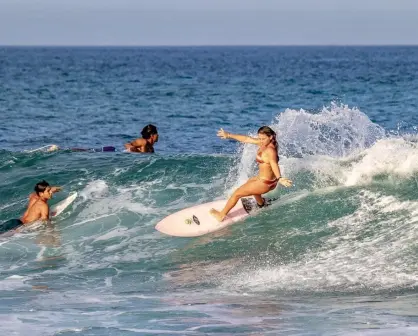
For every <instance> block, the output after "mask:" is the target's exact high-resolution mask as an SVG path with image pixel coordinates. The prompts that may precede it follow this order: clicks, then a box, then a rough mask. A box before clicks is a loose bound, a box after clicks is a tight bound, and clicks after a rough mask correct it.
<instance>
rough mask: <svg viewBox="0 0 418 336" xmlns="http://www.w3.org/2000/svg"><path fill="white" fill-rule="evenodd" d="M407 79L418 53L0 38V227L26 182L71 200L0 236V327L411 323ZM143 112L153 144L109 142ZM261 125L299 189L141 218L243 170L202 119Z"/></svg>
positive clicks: (246, 130)
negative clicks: (48, 218) (190, 231)
mask: <svg viewBox="0 0 418 336" xmlns="http://www.w3.org/2000/svg"><path fill="white" fill-rule="evenodd" d="M417 74H418V47H233V48H232V47H231V48H228V47H210V48H209V47H196V48H9V47H2V48H0V131H1V132H0V148H1V150H0V158H1V160H0V209H1V211H0V221H3V220H7V219H10V218H14V217H18V216H20V215H21V214H22V213H23V211H24V210H25V205H26V202H27V197H28V195H29V193H30V192H31V190H32V188H33V186H34V184H35V183H36V182H37V181H38V180H40V179H46V180H48V181H49V182H50V183H51V184H54V185H61V186H63V187H64V190H63V192H61V193H58V194H56V195H55V196H54V199H53V200H52V201H51V203H52V204H53V203H54V202H57V201H59V200H61V199H63V198H64V197H65V196H66V195H67V194H68V193H69V192H72V191H78V192H79V195H80V196H79V197H78V199H77V200H76V201H75V203H74V204H73V205H72V206H71V207H70V208H69V209H67V210H66V211H65V212H64V213H63V214H62V215H61V216H60V217H59V218H58V219H57V220H56V221H54V222H53V225H52V226H51V227H48V228H40V229H37V230H31V231H29V232H24V233H21V234H18V235H15V236H13V237H9V238H2V239H1V240H0V321H1V323H0V334H1V335H31V336H37V335H65V336H69V335H118V336H119V335H347V336H357V335H370V336H375V335H417V334H418V257H417V256H418V243H417V241H418V136H417V127H418V76H417ZM148 123H153V124H155V125H156V126H157V127H158V129H159V132H160V141H159V142H158V143H157V144H156V146H155V149H156V153H155V154H152V155H142V154H128V153H123V152H122V150H123V144H124V143H125V142H127V141H128V140H129V139H132V138H134V137H136V136H138V135H139V132H140V130H141V128H142V127H143V126H144V125H146V124H148ZM264 124H267V125H270V126H272V127H273V128H274V129H275V130H276V131H277V133H278V138H279V144H280V163H281V168H282V172H283V175H285V176H287V177H289V178H291V179H292V180H293V181H294V183H295V185H294V187H292V188H290V189H284V188H277V189H276V190H274V191H273V192H272V193H271V195H272V196H277V197H279V198H280V199H279V201H277V202H276V203H274V205H273V206H271V207H270V208H268V209H266V210H264V211H262V212H260V213H259V214H257V215H254V216H252V217H250V218H249V219H247V220H246V221H243V222H242V223H239V224H235V225H233V226H231V227H229V228H227V229H225V230H223V231H219V232H216V233H214V234H212V235H207V236H203V237H197V238H174V237H168V236H164V235H162V234H160V233H159V232H157V231H155V230H154V226H155V224H156V223H157V222H158V221H159V220H161V219H162V218H164V217H165V216H167V215H168V214H170V213H173V212H175V211H178V210H180V209H182V208H185V207H189V206H193V205H196V204H199V203H202V202H208V201H211V200H214V199H222V198H226V197H227V196H228V195H230V194H231V193H232V192H233V191H234V189H235V188H236V187H238V186H239V185H240V184H241V183H243V182H244V181H245V180H246V179H247V178H248V177H250V176H252V175H253V174H255V173H256V171H257V170H256V168H257V167H256V165H255V162H254V155H255V150H256V148H254V147H252V146H251V145H245V146H242V145H239V144H237V143H234V142H232V141H226V140H220V139H218V138H217V137H216V131H217V129H219V128H220V127H223V128H225V129H226V130H228V131H231V132H234V133H243V134H255V132H256V130H257V129H258V127H260V126H261V125H264ZM48 144H58V145H59V146H61V147H63V148H65V147H85V148H95V147H99V146H108V145H112V146H115V147H116V148H117V149H118V150H119V151H118V152H116V153H90V152H81V153H80V152H71V151H59V152H55V153H45V152H32V153H29V152H25V151H26V150H29V149H34V148H37V147H41V146H45V145H48Z"/></svg>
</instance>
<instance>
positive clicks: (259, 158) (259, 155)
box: [255, 153, 265, 163]
mask: <svg viewBox="0 0 418 336" xmlns="http://www.w3.org/2000/svg"><path fill="white" fill-rule="evenodd" d="M255 160H256V161H257V162H258V163H265V162H264V161H263V158H262V157H261V153H257V156H256V157H255Z"/></svg>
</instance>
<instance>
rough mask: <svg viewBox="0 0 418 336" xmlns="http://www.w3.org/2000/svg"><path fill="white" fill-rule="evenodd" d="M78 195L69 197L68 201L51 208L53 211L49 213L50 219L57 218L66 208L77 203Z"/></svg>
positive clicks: (75, 193)
mask: <svg viewBox="0 0 418 336" xmlns="http://www.w3.org/2000/svg"><path fill="white" fill-rule="evenodd" d="M77 195H78V193H77V192H74V193H73V194H71V195H70V196H68V197H67V198H66V199H63V200H62V201H61V202H59V203H57V204H55V205H54V206H53V207H51V210H50V211H49V213H50V217H57V216H58V215H59V214H60V213H62V212H63V211H64V210H65V208H67V207H68V206H69V205H70V204H71V203H73V202H74V201H75V199H76V198H77Z"/></svg>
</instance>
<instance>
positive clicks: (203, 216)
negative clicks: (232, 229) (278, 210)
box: [155, 198, 272, 237]
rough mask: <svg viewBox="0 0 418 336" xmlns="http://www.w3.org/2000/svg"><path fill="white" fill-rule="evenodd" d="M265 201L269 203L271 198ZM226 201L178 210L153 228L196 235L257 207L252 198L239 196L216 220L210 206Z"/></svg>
mask: <svg viewBox="0 0 418 336" xmlns="http://www.w3.org/2000/svg"><path fill="white" fill-rule="evenodd" d="M266 201H267V205H269V204H270V203H271V201H272V200H266ZM226 202H227V200H220V201H214V202H209V203H204V204H200V205H197V206H193V207H191V208H187V209H183V210H180V211H178V212H175V213H173V214H171V215H169V216H167V217H165V218H164V219H163V220H161V221H160V222H158V224H157V225H156V226H155V229H156V230H157V231H159V232H161V233H164V234H166V235H170V236H176V237H198V236H203V235H205V234H208V233H211V232H215V231H218V230H221V229H223V228H225V227H227V226H229V225H232V224H234V223H236V222H239V221H242V220H244V219H245V218H246V217H248V216H249V215H251V214H253V213H254V212H256V211H257V210H258V209H259V207H258V205H257V202H256V201H255V199H254V198H241V199H240V200H239V201H238V203H237V205H236V206H235V207H233V208H232V210H231V211H230V212H229V213H228V216H227V217H226V218H225V219H224V220H223V221H222V222H218V221H217V220H216V219H215V217H213V216H212V215H211V214H210V213H209V211H210V209H212V208H215V209H216V210H221V209H222V208H223V207H224V206H225V204H226Z"/></svg>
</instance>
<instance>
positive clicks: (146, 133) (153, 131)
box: [141, 124, 158, 139]
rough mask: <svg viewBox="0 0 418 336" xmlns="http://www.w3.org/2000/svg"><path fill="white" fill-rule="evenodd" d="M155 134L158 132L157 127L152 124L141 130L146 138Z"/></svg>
mask: <svg viewBox="0 0 418 336" xmlns="http://www.w3.org/2000/svg"><path fill="white" fill-rule="evenodd" d="M154 134H158V131H157V127H155V126H154V125H151V124H149V125H147V126H145V127H144V128H143V129H142V131H141V135H142V137H143V138H144V139H149V138H151V135H154Z"/></svg>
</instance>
